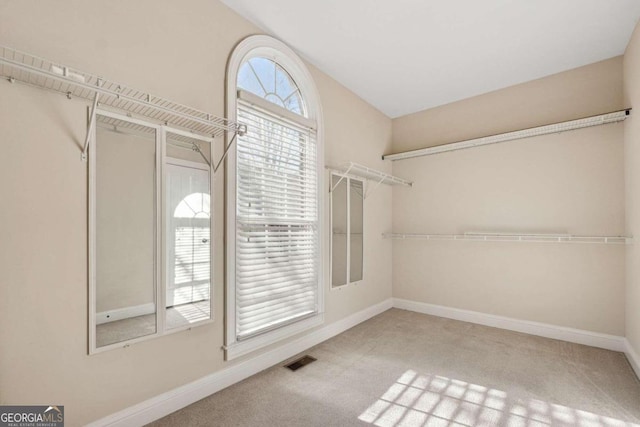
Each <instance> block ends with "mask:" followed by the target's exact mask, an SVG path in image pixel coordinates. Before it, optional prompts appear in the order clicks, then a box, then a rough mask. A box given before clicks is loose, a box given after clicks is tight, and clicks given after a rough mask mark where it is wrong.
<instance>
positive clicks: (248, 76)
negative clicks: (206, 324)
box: [238, 57, 304, 115]
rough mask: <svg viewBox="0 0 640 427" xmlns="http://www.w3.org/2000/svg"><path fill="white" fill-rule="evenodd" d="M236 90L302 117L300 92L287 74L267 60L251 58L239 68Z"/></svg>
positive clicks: (302, 109)
mask: <svg viewBox="0 0 640 427" xmlns="http://www.w3.org/2000/svg"><path fill="white" fill-rule="evenodd" d="M238 88H240V89H243V90H246V91H248V92H251V93H253V94H255V95H258V96H259V97H261V98H264V99H265V100H267V101H269V102H272V103H274V104H276V105H278V106H280V107H283V108H286V109H287V110H289V111H291V112H294V113H296V114H300V115H304V103H303V100H302V96H301V95H300V90H299V88H298V86H297V85H296V83H295V82H294V81H293V79H292V78H291V76H290V75H289V73H287V72H286V70H284V69H283V68H282V67H281V66H280V65H278V64H277V63H275V62H274V61H272V60H271V59H267V58H261V57H256V58H251V59H249V60H248V61H246V62H245V63H244V64H242V66H241V67H240V71H239V72H238Z"/></svg>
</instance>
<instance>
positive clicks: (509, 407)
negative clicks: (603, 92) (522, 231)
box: [152, 309, 640, 427]
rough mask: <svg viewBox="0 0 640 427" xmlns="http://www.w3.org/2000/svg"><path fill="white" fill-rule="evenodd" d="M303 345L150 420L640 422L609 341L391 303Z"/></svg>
mask: <svg viewBox="0 0 640 427" xmlns="http://www.w3.org/2000/svg"><path fill="white" fill-rule="evenodd" d="M305 353H306V354H309V355H312V356H314V357H316V358H317V359H318V361H316V362H313V363H312V364H310V365H307V366H305V367H303V368H301V369H299V370H298V371H295V372H292V371H289V370H288V369H286V368H284V367H282V366H275V367H273V368H270V369H268V370H266V371H264V372H262V373H260V374H257V375H255V376H253V377H251V378H248V379H247V380H245V381H242V382H241V383H238V384H236V385H234V386H232V387H229V388H227V389H225V390H222V391H220V392H219V393H216V394H214V395H212V396H209V397H208V398H206V399H203V400H201V401H199V402H197V403H194V404H193V405H191V406H188V407H187V408H184V409H182V410H180V411H178V412H175V413H173V414H171V415H169V416H167V417H165V418H163V419H161V420H159V421H157V422H155V423H153V424H152V425H153V426H274V427H275V426H351V425H377V426H389V427H391V426H432V425H433V426H454V425H455V426H549V425H553V426H556V425H558V426H562V425H566V426H585V427H586V426H589V427H595V426H635V425H640V381H638V379H637V378H636V377H635V375H634V373H633V371H632V370H631V367H630V366H629V364H628V362H627V360H626V358H625V356H624V355H623V354H621V353H616V352H612V351H607V350H600V349H596V348H592V347H586V346H581V345H577V344H570V343H566V342H562V341H556V340H551V339H546V338H539V337H534V336H530V335H525V334H520V333H516V332H509V331H504V330H500V329H494V328H489V327H484V326H478V325H474V324H470V323H465V322H459V321H455V320H448V319H443V318H439V317H433V316H427V315H423V314H418V313H413V312H409V311H404V310H398V309H392V310H389V311H387V312H385V313H383V314H381V315H379V316H376V317H374V318H373V319H370V320H368V321H367V322H364V323H362V324H360V325H358V326H356V327H355V328H353V329H350V330H349V331H347V332H345V333H343V334H341V335H338V336H337V337H335V338H332V339H330V340H328V341H326V342H324V343H322V344H320V345H318V346H316V347H314V348H312V349H310V350H308V351H307V352H305ZM283 365H284V364H283ZM634 423H638V424H634Z"/></svg>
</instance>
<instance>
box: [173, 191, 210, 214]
mask: <svg viewBox="0 0 640 427" xmlns="http://www.w3.org/2000/svg"><path fill="white" fill-rule="evenodd" d="M173 217H174V218H206V219H209V218H210V217H211V200H210V196H209V195H208V194H206V193H191V194H189V195H188V196H187V197H185V198H184V199H182V201H181V202H180V203H179V204H178V206H177V207H176V209H175V211H174V212H173Z"/></svg>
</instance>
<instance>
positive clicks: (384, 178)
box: [327, 162, 413, 187]
mask: <svg viewBox="0 0 640 427" xmlns="http://www.w3.org/2000/svg"><path fill="white" fill-rule="evenodd" d="M327 169H329V170H332V171H335V172H338V173H342V174H345V175H353V176H357V177H360V178H364V179H367V180H371V181H377V182H378V183H380V184H386V185H402V186H405V187H411V186H412V185H413V183H412V182H409V181H407V180H405V179H402V178H398V177H397V176H393V175H390V174H388V173H386V172H382V171H379V170H376V169H372V168H370V167H367V166H364V165H361V164H359V163H355V162H349V163H345V164H343V165H341V166H337V167H327Z"/></svg>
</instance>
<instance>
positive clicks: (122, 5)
mask: <svg viewBox="0 0 640 427" xmlns="http://www.w3.org/2000/svg"><path fill="white" fill-rule="evenodd" d="M185 29H188V31H187V30H185ZM254 33H258V30H257V29H256V28H255V27H254V26H252V25H251V24H249V23H248V22H247V21H245V20H243V19H242V18H240V17H239V16H238V15H236V14H235V13H234V12H232V11H230V10H229V9H228V8H226V7H225V6H223V5H221V4H220V3H218V2H217V1H212V0H188V1H180V2H176V1H171V0H161V1H158V0H141V1H135V2H132V1H128V0H115V1H114V0H109V1H107V0H100V1H98V0H90V1H87V0H67V1H64V2H62V1H51V2H41V1H36V0H26V1H19V2H16V1H9V0H0V44H3V45H7V46H11V47H14V48H17V49H21V50H24V51H27V52H30V53H34V54H37V55H41V56H44V57H46V58H51V59H54V60H56V61H59V62H62V63H65V64H68V65H70V66H74V67H77V68H78V69H81V70H86V71H89V72H93V73H99V74H100V75H103V76H105V77H108V78H110V79H113V80H116V81H122V82H123V83H125V84H127V85H129V86H132V87H135V88H139V89H142V90H148V91H149V92H151V93H154V94H158V95H160V96H163V97H166V98H168V99H171V100H174V101H177V102H181V103H184V104H188V105H191V106H193V107H196V108H199V109H202V110H204V111H210V112H212V113H214V114H217V115H223V113H224V78H225V67H226V62H227V58H228V56H229V54H230V52H231V51H232V49H233V47H234V46H235V44H237V43H238V42H239V41H240V40H241V39H242V38H244V37H245V36H247V35H249V34H254ZM311 73H312V75H313V77H314V79H315V82H316V85H317V86H318V89H319V93H320V97H321V101H322V107H323V110H324V119H325V138H326V148H325V156H326V161H327V163H329V164H339V163H341V162H345V161H349V160H353V161H357V162H360V163H364V164H366V165H369V166H371V167H375V168H382V169H385V170H387V171H390V169H391V166H390V165H389V164H388V162H387V163H383V162H382V160H381V155H382V154H383V153H384V152H387V151H389V149H390V143H391V120H389V119H388V118H387V117H386V116H384V115H383V114H382V113H380V112H379V111H377V110H375V109H374V108H372V107H370V106H369V105H368V104H366V103H365V102H364V101H362V100H361V99H359V98H357V97H356V96H355V95H354V94H352V93H351V92H349V91H348V90H346V89H345V88H344V87H343V86H341V85H340V84H338V83H337V82H336V81H334V80H333V79H331V78H330V77H328V76H326V75H325V74H323V73H321V72H319V71H318V70H317V69H315V68H313V67H311ZM86 108H87V103H85V102H83V101H80V100H75V99H74V100H67V99H66V98H65V97H63V96H60V95H57V94H51V93H47V92H44V91H41V90H38V89H34V88H29V87H26V86H23V85H18V84H10V83H8V82H6V81H0V129H2V132H1V137H0V139H1V142H2V145H3V155H2V156H0V178H1V179H0V199H1V200H2V206H3V209H0V241H1V242H2V244H0V271H2V279H1V283H0V325H2V326H1V327H0V343H2V351H0V403H1V404H31V403H51V402H54V403H57V404H63V405H65V406H66V407H65V413H66V415H67V421H68V425H69V426H75V425H81V424H84V423H87V422H89V421H91V420H95V419H98V418H100V417H103V416H105V415H108V414H111V413H113V412H115V411H118V410H120V409H123V408H126V407H128V406H131V405H133V404H135V403H138V402H140V401H143V400H145V399H147V398H150V397H153V396H156V395H158V394H160V393H163V392H165V391H168V390H171V389H173V388H175V387H177V386H180V385H182V384H186V383H188V382H190V381H193V380H196V379H198V378H201V377H203V376H205V375H207V374H210V373H212V372H215V371H217V370H220V369H222V368H224V367H225V365H226V363H225V362H224V361H223V352H222V351H221V349H220V347H221V345H222V344H223V330H224V329H223V249H224V246H223V241H222V236H223V221H222V219H223V212H224V211H223V194H224V193H223V189H224V179H223V177H222V176H219V177H216V180H215V186H214V198H213V203H214V214H215V227H214V231H215V234H214V236H213V238H214V241H215V245H214V250H215V254H216V255H215V263H214V280H215V284H214V289H213V291H214V298H215V303H214V305H215V323H214V324H211V325H207V326H202V327H198V328H194V329H193V330H191V331H185V332H180V333H176V334H172V335H170V336H166V337H162V338H158V339H153V340H150V341H146V342H143V343H138V344H135V345H132V346H131V347H129V348H126V349H118V350H113V351H108V352H104V353H100V354H97V355H94V356H88V355H87V334H88V331H87V328H88V326H87V231H86V229H87V210H86V208H87V165H86V163H83V162H81V161H80V146H81V145H82V143H83V141H84V137H85V133H86V116H87V111H86ZM220 144H221V143H220V142H218V147H217V149H218V153H217V155H218V156H219V155H220ZM326 180H327V184H328V174H327V175H326ZM326 197H327V199H326V202H327V205H326V206H327V207H328V193H327V196H326ZM366 203H367V207H366V212H367V217H366V218H365V227H366V230H365V233H366V234H367V235H368V236H369V237H368V238H367V241H366V248H365V260H366V261H365V263H366V264H365V281H364V283H362V284H361V285H358V286H352V287H349V288H347V289H344V290H341V291H335V290H334V291H330V290H329V278H330V275H329V267H328V263H326V267H325V279H326V281H325V282H326V283H325V308H326V314H325V319H326V322H325V324H329V323H332V322H335V321H337V320H339V319H342V318H344V317H346V316H348V315H350V314H352V313H354V312H357V311H359V310H362V309H364V308H367V307H369V306H371V305H373V304H375V303H378V302H380V301H383V300H384V299H386V298H389V297H390V296H391V242H390V241H387V240H383V239H382V238H381V237H380V236H381V233H382V232H383V231H387V230H389V229H390V228H391V207H390V206H391V189H390V188H389V187H382V188H380V189H378V190H377V191H376V193H375V194H373V195H372V196H371V197H370V198H368V199H367V202H366ZM328 214H329V212H328V210H325V220H326V224H327V225H328ZM328 241H329V230H328V228H327V229H326V230H325V243H326V245H325V256H327V258H326V259H327V260H328V254H329V247H328ZM7 242H9V243H7ZM271 348H274V347H271ZM249 357H250V356H249Z"/></svg>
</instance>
